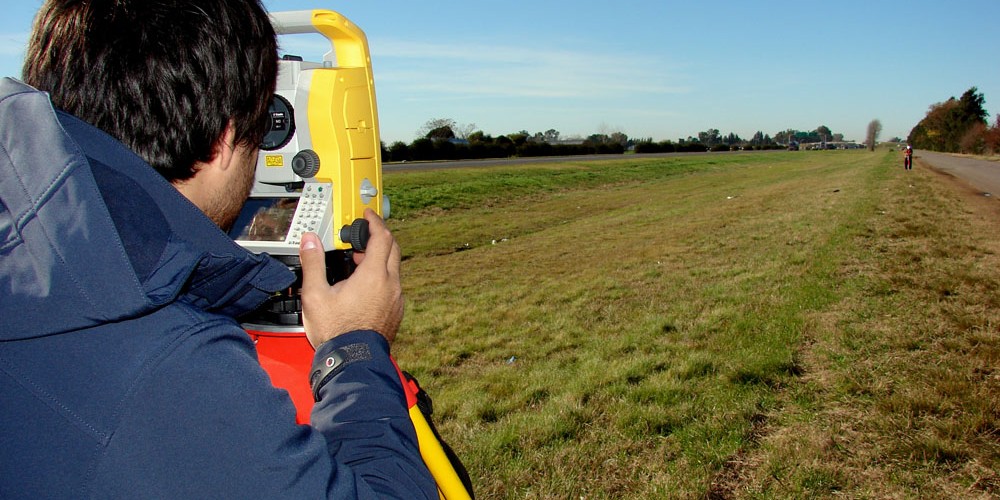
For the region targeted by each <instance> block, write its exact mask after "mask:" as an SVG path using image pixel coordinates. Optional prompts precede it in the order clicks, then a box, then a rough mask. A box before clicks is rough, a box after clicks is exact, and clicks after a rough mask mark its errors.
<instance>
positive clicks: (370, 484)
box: [311, 331, 437, 498]
mask: <svg viewBox="0 0 1000 500" xmlns="http://www.w3.org/2000/svg"><path fill="white" fill-rule="evenodd" d="M335 350H336V351H339V352H346V353H352V355H348V356H346V360H345V364H344V367H343V370H341V371H339V372H338V373H336V374H335V375H333V377H332V378H331V379H330V380H329V382H327V383H326V384H324V385H323V386H322V388H321V389H320V391H319V396H320V400H319V401H318V402H317V403H316V405H315V406H313V411H312V415H311V424H312V427H313V428H315V429H316V430H318V431H320V432H322V433H323V435H324V436H326V439H327V446H328V447H329V450H330V455H331V456H334V457H337V459H338V460H340V461H342V463H344V464H345V465H346V466H348V467H349V468H351V469H352V470H353V471H354V473H355V474H356V475H357V476H358V477H359V479H360V480H361V481H359V482H363V484H364V486H365V488H366V489H367V488H371V493H373V494H375V495H376V496H378V497H380V498H386V497H389V496H393V495H402V496H406V497H409V498H419V497H420V495H419V493H418V492H423V495H424V496H425V497H427V498H437V488H436V486H435V484H434V480H433V479H432V478H431V475H430V471H428V470H427V466H426V465H425V464H424V461H423V459H422V458H421V457H420V451H419V449H418V446H417V435H416V431H414V429H413V423H412V422H411V421H410V416H409V413H408V410H407V406H406V396H405V394H404V393H403V386H402V382H401V381H400V379H399V373H398V372H397V370H396V367H395V365H394V364H393V363H392V361H391V360H390V358H389V344H388V342H386V340H385V338H384V337H382V335H380V334H378V333H377V332H373V331H358V332H351V333H348V334H346V335H341V336H338V337H336V338H334V339H332V340H330V341H328V342H326V343H324V344H323V345H321V346H320V347H319V348H318V349H317V351H316V355H315V358H314V359H315V360H316V361H320V362H322V360H323V359H324V358H325V357H326V356H327V355H329V354H330V353H331V352H333V351H335Z"/></svg>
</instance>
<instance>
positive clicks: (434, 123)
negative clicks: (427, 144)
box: [417, 118, 458, 139]
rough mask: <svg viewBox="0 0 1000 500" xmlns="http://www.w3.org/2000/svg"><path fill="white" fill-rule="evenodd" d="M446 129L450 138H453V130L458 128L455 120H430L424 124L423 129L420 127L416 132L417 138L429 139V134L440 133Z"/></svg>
mask: <svg viewBox="0 0 1000 500" xmlns="http://www.w3.org/2000/svg"><path fill="white" fill-rule="evenodd" d="M446 127H447V129H448V130H450V131H451V137H455V128H456V127H458V124H457V123H455V120H452V119H451V118H432V119H430V120H427V123H425V124H424V126H423V127H420V130H418V131H417V138H418V139H419V138H425V139H427V138H430V137H431V136H430V134H431V132H433V131H435V130H438V131H441V130H444V129H445V128H446Z"/></svg>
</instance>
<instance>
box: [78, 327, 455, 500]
mask: <svg viewBox="0 0 1000 500" xmlns="http://www.w3.org/2000/svg"><path fill="white" fill-rule="evenodd" d="M186 333H187V334H185V335H181V336H179V337H178V340H177V341H175V342H173V344H172V345H171V346H170V348H169V349H165V350H164V353H163V354H162V355H161V356H160V359H159V360H157V361H156V362H155V363H151V366H150V367H149V369H148V375H147V376H146V377H144V378H143V379H142V380H140V381H139V382H138V383H137V384H136V388H135V389H134V393H133V394H132V396H131V397H130V398H128V399H127V400H126V401H125V402H123V404H122V408H121V410H120V423H119V425H118V426H117V430H116V431H115V433H114V434H113V435H112V436H111V437H110V439H109V442H108V443H107V444H106V445H105V451H104V456H103V457H102V459H101V460H100V462H99V463H98V464H97V465H96V466H95V469H94V482H93V488H94V491H91V492H90V495H89V496H97V497H102V498H119V497H121V498H125V497H127V498H423V497H426V498H437V491H436V487H435V485H434V482H433V479H432V478H431V477H430V474H429V472H428V471H427V468H426V466H425V465H424V463H423V461H422V460H421V459H420V455H419V452H418V450H417V446H416V438H415V437H414V431H413V428H412V424H410V423H409V420H408V416H407V414H406V408H405V402H402V401H404V399H403V398H404V397H405V396H404V395H403V393H402V386H401V384H400V382H399V381H398V377H396V380H395V381H393V380H392V376H395V375H394V370H395V369H394V367H393V365H392V363H391V361H390V360H389V358H388V345H387V344H385V343H384V340H382V341H380V339H381V336H380V335H378V334H376V333H374V332H355V333H351V334H348V335H346V336H345V338H344V339H343V342H346V343H347V344H356V343H363V344H365V345H368V346H369V349H370V351H371V354H372V357H371V359H369V360H365V361H358V362H355V363H352V364H350V365H349V366H346V367H345V369H344V370H343V372H342V373H340V374H338V375H337V376H336V377H335V378H334V379H333V380H331V381H330V382H329V383H328V384H327V387H326V388H325V389H324V392H325V393H324V397H323V400H322V401H321V402H320V403H318V404H317V406H316V408H315V411H314V413H313V423H314V425H313V426H307V425H297V424H296V423H295V408H294V407H293V405H292V402H291V400H290V399H289V397H288V394H287V393H286V392H285V391H284V390H280V389H275V388H274V387H273V386H272V385H271V382H270V379H269V378H268V376H267V374H266V373H264V371H263V370H262V369H261V368H260V365H259V364H258V362H257V358H256V353H255V351H254V347H253V344H252V342H251V341H250V338H249V336H248V335H246V333H245V332H244V331H243V330H242V329H240V328H239V326H238V325H236V324H235V323H233V322H232V321H231V320H228V321H226V320H217V321H212V322H209V323H202V324H201V325H200V326H199V327H197V328H195V329H192V331H190V332H186ZM390 375H392V376H390Z"/></svg>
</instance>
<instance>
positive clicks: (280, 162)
mask: <svg viewBox="0 0 1000 500" xmlns="http://www.w3.org/2000/svg"><path fill="white" fill-rule="evenodd" d="M264 165H265V166H268V167H284V166H285V157H284V156H281V155H264Z"/></svg>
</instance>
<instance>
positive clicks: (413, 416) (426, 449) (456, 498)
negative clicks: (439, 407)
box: [410, 405, 471, 500]
mask: <svg viewBox="0 0 1000 500" xmlns="http://www.w3.org/2000/svg"><path fill="white" fill-rule="evenodd" d="M410 420H412V421H413V428H414V429H415V430H416V431H417V443H418V444H419V446H420V456H421V457H423V459H424V463H425V464H427V468H428V469H430V471H431V475H432V476H434V481H435V482H437V487H438V494H439V495H440V496H441V498H442V500H468V499H470V498H471V497H470V496H469V492H468V491H466V490H465V485H464V484H462V480H461V479H459V477H458V473H457V472H455V468H454V467H452V465H451V460H449V459H448V455H446V454H445V452H444V448H442V447H441V443H440V442H439V441H438V439H437V436H435V435H434V431H432V430H431V427H430V425H428V424H427V419H425V418H424V414H423V413H421V412H420V408H419V407H418V406H417V405H413V406H411V407H410Z"/></svg>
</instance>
